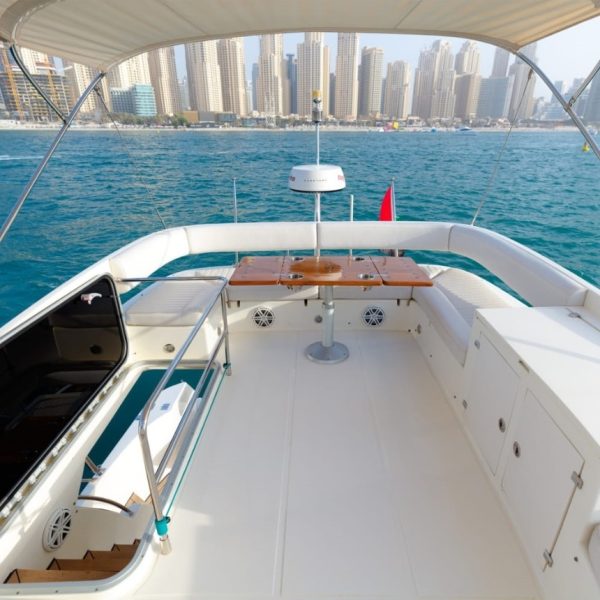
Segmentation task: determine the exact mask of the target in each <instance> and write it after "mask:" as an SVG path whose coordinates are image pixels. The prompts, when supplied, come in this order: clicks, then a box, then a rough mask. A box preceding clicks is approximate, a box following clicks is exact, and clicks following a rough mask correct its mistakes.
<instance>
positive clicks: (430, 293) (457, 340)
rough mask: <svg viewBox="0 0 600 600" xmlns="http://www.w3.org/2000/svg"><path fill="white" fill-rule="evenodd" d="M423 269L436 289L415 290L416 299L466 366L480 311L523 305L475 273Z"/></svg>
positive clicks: (443, 269) (433, 267) (431, 267)
mask: <svg viewBox="0 0 600 600" xmlns="http://www.w3.org/2000/svg"><path fill="white" fill-rule="evenodd" d="M422 266H423V268H424V269H425V270H426V271H427V272H428V274H429V275H430V277H432V279H433V287H421V288H414V290H413V298H414V299H415V300H416V301H417V303H418V304H419V306H420V307H421V308H422V309H423V311H424V312H425V314H426V315H427V316H428V318H429V320H430V321H431V322H432V324H433V326H434V327H435V328H436V330H437V331H438V333H439V334H440V335H441V336H442V338H443V339H444V341H445V342H446V344H447V345H448V348H449V349H450V350H451V352H452V353H453V354H454V356H455V357H456V359H457V360H458V361H459V362H460V363H461V364H463V365H464V363H465V358H466V354H467V348H468V344H469V336H470V333H471V326H472V324H473V319H474V318H475V311H476V310H477V309H478V308H506V307H515V306H523V304H522V303H521V302H519V301H518V300H517V299H516V298H513V297H512V296H511V295H510V294H507V293H506V292H505V291H503V290H501V289H500V288H498V287H496V286H495V285H493V284H491V283H489V282H488V281H486V280H485V279H482V278H481V277H478V276H477V275H474V274H473V273H469V272H467V271H463V270H462V269H453V268H447V267H440V266H436V265H422Z"/></svg>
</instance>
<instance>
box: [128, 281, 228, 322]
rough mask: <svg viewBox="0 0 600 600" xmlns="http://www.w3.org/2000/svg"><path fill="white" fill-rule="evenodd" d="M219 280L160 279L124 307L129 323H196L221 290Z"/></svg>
mask: <svg viewBox="0 0 600 600" xmlns="http://www.w3.org/2000/svg"><path fill="white" fill-rule="evenodd" d="M219 289H220V288H219V283H218V282H217V281H173V282H169V281H160V282H157V283H153V284H152V285H151V286H150V287H148V288H146V289H145V290H142V291H141V292H140V293H139V294H137V295H136V296H134V297H133V298H132V299H131V300H129V301H128V302H127V303H126V304H125V305H124V307H123V313H124V317H125V323H127V325H138V326H147V327H148V326H152V327H181V326H193V325H195V324H196V323H197V322H198V320H199V319H200V317H201V315H202V313H203V312H204V311H205V310H206V309H207V307H208V306H209V305H210V303H211V301H212V300H213V299H214V298H215V296H217V295H218V293H219Z"/></svg>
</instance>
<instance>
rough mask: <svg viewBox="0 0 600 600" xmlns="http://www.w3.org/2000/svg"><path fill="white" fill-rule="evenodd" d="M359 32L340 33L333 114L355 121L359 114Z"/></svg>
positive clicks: (339, 117)
mask: <svg viewBox="0 0 600 600" xmlns="http://www.w3.org/2000/svg"><path fill="white" fill-rule="evenodd" d="M358 44H359V37H358V33H338V40H337V58H336V63H335V102H334V104H333V114H334V116H335V117H337V118H338V119H344V120H346V121H353V120H355V119H356V117H357V115H358V48H359V46H358Z"/></svg>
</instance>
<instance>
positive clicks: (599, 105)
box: [571, 75, 600, 123]
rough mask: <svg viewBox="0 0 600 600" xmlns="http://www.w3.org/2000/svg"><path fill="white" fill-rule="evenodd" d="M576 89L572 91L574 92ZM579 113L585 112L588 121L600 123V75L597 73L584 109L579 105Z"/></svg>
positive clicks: (584, 116) (584, 115)
mask: <svg viewBox="0 0 600 600" xmlns="http://www.w3.org/2000/svg"><path fill="white" fill-rule="evenodd" d="M575 91H576V90H573V91H571V94H573V93H574V92H575ZM576 107H577V109H578V113H579V114H583V118H584V119H585V121H586V123H600V76H599V75H596V76H595V77H594V79H593V80H592V83H591V85H590V91H589V94H588V95H587V99H586V102H585V107H584V109H583V111H582V110H581V107H579V106H577V105H576Z"/></svg>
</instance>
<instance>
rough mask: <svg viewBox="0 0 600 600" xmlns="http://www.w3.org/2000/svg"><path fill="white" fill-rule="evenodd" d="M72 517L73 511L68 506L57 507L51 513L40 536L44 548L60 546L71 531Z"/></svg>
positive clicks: (54, 548)
mask: <svg viewBox="0 0 600 600" xmlns="http://www.w3.org/2000/svg"><path fill="white" fill-rule="evenodd" d="M72 518H73V513H72V512H71V509H69V508H59V509H58V510H56V511H54V512H53V513H52V516H51V517H50V518H49V519H48V522H47V523H46V527H44V533H43V538H42V545H43V546H44V550H49V551H52V550H56V549H58V548H60V547H61V546H62V544H63V542H64V541H65V539H66V537H67V535H69V532H70V531H71V520H72Z"/></svg>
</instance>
